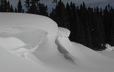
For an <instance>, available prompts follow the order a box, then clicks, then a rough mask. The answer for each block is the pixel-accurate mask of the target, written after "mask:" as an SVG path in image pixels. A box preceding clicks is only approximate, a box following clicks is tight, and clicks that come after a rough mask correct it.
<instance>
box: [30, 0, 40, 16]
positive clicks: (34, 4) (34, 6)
mask: <svg viewBox="0 0 114 72" xmlns="http://www.w3.org/2000/svg"><path fill="white" fill-rule="evenodd" d="M38 4H39V0H31V1H30V8H29V10H28V13H33V14H38V13H39V7H38Z"/></svg>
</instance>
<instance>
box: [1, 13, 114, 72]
mask: <svg viewBox="0 0 114 72" xmlns="http://www.w3.org/2000/svg"><path fill="white" fill-rule="evenodd" d="M69 35H70V31H69V30H68V29H65V28H62V27H58V26H57V24H56V23H55V22H54V21H53V20H51V19H50V18H47V17H44V16H40V15H32V14H20V13H0V72H114V51H108V50H104V51H99V52H96V51H93V50H91V49H90V48H87V47H85V46H83V45H81V44H78V43H75V42H71V41H70V40H69V38H68V37H69Z"/></svg>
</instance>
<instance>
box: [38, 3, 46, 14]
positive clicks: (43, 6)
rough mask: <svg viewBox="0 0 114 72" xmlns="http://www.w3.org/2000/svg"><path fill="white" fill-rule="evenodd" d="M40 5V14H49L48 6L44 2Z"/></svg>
mask: <svg viewBox="0 0 114 72" xmlns="http://www.w3.org/2000/svg"><path fill="white" fill-rule="evenodd" d="M38 6H39V14H40V15H44V16H48V12H47V10H48V9H47V6H45V5H44V4H42V3H39V4H38Z"/></svg>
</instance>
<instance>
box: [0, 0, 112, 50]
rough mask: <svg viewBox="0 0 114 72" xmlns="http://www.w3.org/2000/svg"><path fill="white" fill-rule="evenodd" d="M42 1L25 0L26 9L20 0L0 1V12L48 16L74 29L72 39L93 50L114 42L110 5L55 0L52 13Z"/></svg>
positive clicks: (59, 23)
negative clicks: (88, 4) (13, 2)
mask: <svg viewBox="0 0 114 72" xmlns="http://www.w3.org/2000/svg"><path fill="white" fill-rule="evenodd" d="M39 1H40V0H25V5H24V7H25V8H26V9H23V6H22V3H21V0H19V1H18V4H17V7H16V8H13V7H12V5H11V4H10V2H9V1H7V0H1V4H0V12H20V13H32V14H40V15H44V16H48V17H50V18H51V19H53V20H54V21H56V22H57V24H58V26H61V27H65V28H68V29H69V30H70V31H71V35H70V37H69V38H70V40H71V41H75V42H77V43H81V44H83V45H85V46H87V47H90V48H91V49H93V50H103V49H105V44H106V43H108V44H110V45H112V46H113V45H114V20H113V19H114V9H113V7H112V6H110V5H109V4H108V5H107V6H105V8H104V9H102V8H99V7H94V8H91V7H87V6H86V4H85V3H84V2H83V3H82V4H80V5H77V6H76V4H75V3H73V2H71V3H67V4H64V3H63V2H62V0H59V1H58V0H53V3H55V4H56V6H55V8H53V10H52V12H51V13H48V7H47V6H46V5H44V4H43V3H40V2H39Z"/></svg>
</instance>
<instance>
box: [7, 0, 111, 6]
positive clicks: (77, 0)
mask: <svg viewBox="0 0 114 72" xmlns="http://www.w3.org/2000/svg"><path fill="white" fill-rule="evenodd" d="M9 1H10V2H11V4H13V5H15V6H16V4H17V2H18V0H9ZM21 1H22V3H23V2H24V1H25V0H21ZM40 1H41V2H43V3H45V4H47V5H49V4H51V3H52V1H53V0H40ZM63 1H64V2H65V3H67V2H71V1H72V2H75V3H82V2H85V3H94V2H102V1H110V0H63Z"/></svg>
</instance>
